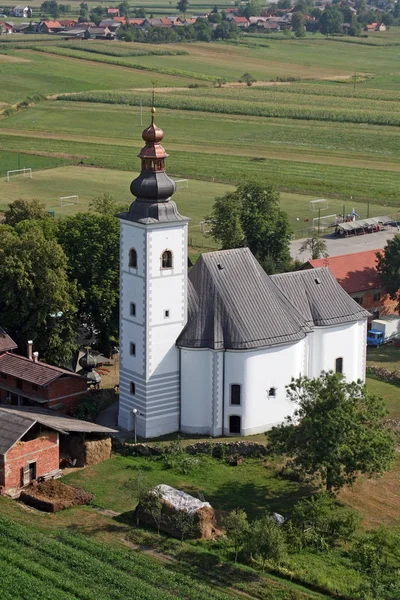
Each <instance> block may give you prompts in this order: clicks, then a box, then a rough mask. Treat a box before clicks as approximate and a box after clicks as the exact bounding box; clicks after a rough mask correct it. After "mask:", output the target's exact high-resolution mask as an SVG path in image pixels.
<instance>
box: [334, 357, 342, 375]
mask: <svg viewBox="0 0 400 600" xmlns="http://www.w3.org/2000/svg"><path fill="white" fill-rule="evenodd" d="M335 371H336V373H343V358H342V357H341V356H340V357H339V358H337V359H336V360H335Z"/></svg>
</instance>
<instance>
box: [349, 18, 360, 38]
mask: <svg viewBox="0 0 400 600" xmlns="http://www.w3.org/2000/svg"><path fill="white" fill-rule="evenodd" d="M348 34H349V35H351V36H359V35H360V34H361V25H360V23H359V22H358V21H357V19H356V18H355V17H353V18H352V20H351V25H350V27H349V31H348Z"/></svg>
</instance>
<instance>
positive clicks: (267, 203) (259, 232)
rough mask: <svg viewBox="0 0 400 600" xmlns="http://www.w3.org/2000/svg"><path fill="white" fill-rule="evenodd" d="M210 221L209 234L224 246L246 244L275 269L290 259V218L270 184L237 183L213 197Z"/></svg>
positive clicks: (225, 247) (283, 266)
mask: <svg viewBox="0 0 400 600" xmlns="http://www.w3.org/2000/svg"><path fill="white" fill-rule="evenodd" d="M210 222H211V230H210V235H211V236H212V237H213V238H214V239H215V240H216V241H218V242H219V243H221V245H222V248H223V249H228V248H237V247H242V246H248V247H249V248H250V250H251V251H252V253H253V254H254V255H255V256H256V257H257V259H258V260H259V261H261V263H263V262H268V263H269V264H270V265H271V266H272V267H273V268H274V270H276V269H277V270H285V269H286V267H287V266H288V264H289V263H290V254H289V241H290V235H291V232H290V227H289V222H288V218H287V215H286V213H284V212H283V211H281V210H280V208H279V193H278V192H277V191H276V190H275V189H274V188H273V187H272V186H270V185H262V184H260V183H256V182H248V183H242V184H240V185H239V186H238V187H237V188H236V190H235V191H234V192H229V193H228V194H225V195H224V196H222V197H220V198H217V199H216V201H215V203H214V206H213V211H212V214H211V217H210Z"/></svg>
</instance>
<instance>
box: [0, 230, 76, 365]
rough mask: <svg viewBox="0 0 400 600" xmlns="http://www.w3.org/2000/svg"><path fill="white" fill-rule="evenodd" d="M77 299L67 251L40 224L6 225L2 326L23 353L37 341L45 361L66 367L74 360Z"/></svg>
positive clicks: (0, 235)
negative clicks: (68, 268)
mask: <svg viewBox="0 0 400 600" xmlns="http://www.w3.org/2000/svg"><path fill="white" fill-rule="evenodd" d="M76 295H77V293H76V286H75V285H74V284H73V283H70V282H69V280H68V277H67V258H66V256H65V254H64V252H63V249H62V248H61V246H60V245H59V244H58V243H57V241H56V240H55V239H54V238H53V237H52V235H50V234H49V233H48V232H46V228H42V227H41V222H40V221H24V222H21V223H19V224H18V225H17V226H16V227H15V228H14V229H13V228H11V227H9V226H7V225H0V314H1V322H2V325H3V326H4V327H5V328H6V329H7V331H8V332H9V334H10V335H11V337H12V338H13V339H14V340H15V341H16V342H17V344H18V346H19V348H20V350H21V351H25V348H26V342H27V340H33V342H34V345H35V348H36V349H37V350H38V352H39V355H40V356H41V358H42V359H43V360H45V361H48V362H50V363H55V364H58V365H62V364H63V363H64V362H65V361H68V360H70V359H71V356H72V354H73V352H74V351H75V348H76V345H75V344H76V333H77V322H76V318H75V314H76V305H75V300H76Z"/></svg>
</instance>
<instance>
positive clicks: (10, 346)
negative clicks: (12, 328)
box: [0, 327, 17, 352]
mask: <svg viewBox="0 0 400 600" xmlns="http://www.w3.org/2000/svg"><path fill="white" fill-rule="evenodd" d="M14 348H17V344H16V343H15V342H14V340H12V339H11V338H10V336H9V335H8V333H6V332H5V331H4V329H3V328H2V327H0V352H7V350H14Z"/></svg>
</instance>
